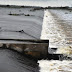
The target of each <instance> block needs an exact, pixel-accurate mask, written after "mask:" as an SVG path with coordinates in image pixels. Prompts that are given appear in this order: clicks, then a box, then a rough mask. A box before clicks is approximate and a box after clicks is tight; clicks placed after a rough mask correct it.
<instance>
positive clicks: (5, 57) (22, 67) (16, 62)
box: [0, 49, 38, 72]
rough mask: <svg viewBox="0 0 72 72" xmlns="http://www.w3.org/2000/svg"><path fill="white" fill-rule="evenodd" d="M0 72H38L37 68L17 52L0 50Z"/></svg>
mask: <svg viewBox="0 0 72 72" xmlns="http://www.w3.org/2000/svg"><path fill="white" fill-rule="evenodd" d="M0 72H38V66H37V63H36V62H34V61H33V60H29V59H28V58H26V57H24V56H22V55H21V54H19V53H17V52H14V51H12V50H8V49H0Z"/></svg>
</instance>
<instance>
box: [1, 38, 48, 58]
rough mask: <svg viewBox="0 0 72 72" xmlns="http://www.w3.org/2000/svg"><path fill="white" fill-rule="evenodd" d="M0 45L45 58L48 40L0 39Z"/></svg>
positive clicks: (27, 54)
mask: <svg viewBox="0 0 72 72" xmlns="http://www.w3.org/2000/svg"><path fill="white" fill-rule="evenodd" d="M0 47H1V48H8V49H13V50H16V51H18V52H20V53H23V54H24V55H26V56H30V57H32V58H36V59H42V58H46V57H47V55H48V47H49V40H19V39H0Z"/></svg>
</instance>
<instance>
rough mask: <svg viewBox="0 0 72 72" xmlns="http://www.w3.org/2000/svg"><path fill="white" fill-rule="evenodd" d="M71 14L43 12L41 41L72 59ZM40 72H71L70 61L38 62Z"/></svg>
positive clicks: (60, 11) (68, 11)
mask: <svg viewBox="0 0 72 72" xmlns="http://www.w3.org/2000/svg"><path fill="white" fill-rule="evenodd" d="M71 19H72V12H71V11H70V10H60V9H59V10H55V9H49V10H45V14H44V20H43V26H42V33H41V39H48V40H49V47H50V48H57V51H56V52H52V50H51V49H50V50H48V52H49V53H58V54H64V55H66V56H68V57H72V20H71ZM38 63H39V67H40V72H72V60H68V59H67V60H66V59H65V60H62V61H60V60H40V61H38Z"/></svg>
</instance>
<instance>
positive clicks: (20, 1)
mask: <svg viewBox="0 0 72 72" xmlns="http://www.w3.org/2000/svg"><path fill="white" fill-rule="evenodd" d="M0 4H9V5H27V6H28V5H30V6H34V5H35V6H72V0H0Z"/></svg>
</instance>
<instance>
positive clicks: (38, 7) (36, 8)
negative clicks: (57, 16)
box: [0, 5, 72, 11]
mask: <svg viewBox="0 0 72 72" xmlns="http://www.w3.org/2000/svg"><path fill="white" fill-rule="evenodd" d="M0 7H7V8H33V11H35V10H42V9H71V10H72V7H69V6H64V7H62V6H61V7H51V6H48V7H40V6H18V5H0Z"/></svg>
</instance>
